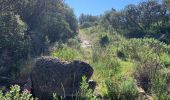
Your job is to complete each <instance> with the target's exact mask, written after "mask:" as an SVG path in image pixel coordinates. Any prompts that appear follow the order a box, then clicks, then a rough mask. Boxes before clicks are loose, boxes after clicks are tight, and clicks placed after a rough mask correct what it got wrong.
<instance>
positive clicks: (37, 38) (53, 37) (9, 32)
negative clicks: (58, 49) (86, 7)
mask: <svg viewBox="0 0 170 100" xmlns="http://www.w3.org/2000/svg"><path fill="white" fill-rule="evenodd" d="M77 31H78V22H77V19H76V16H75V15H74V12H73V10H72V9H71V8H70V7H69V6H68V5H66V4H65V3H64V2H63V0H43V1H42V0H17V1H15V0H14V1H11V0H1V1H0V73H1V74H2V75H4V76H8V77H9V78H15V76H17V75H18V74H19V72H20V69H21V66H22V65H21V63H24V62H25V61H26V60H27V58H28V57H36V56H39V55H46V54H49V47H50V46H51V45H53V44H54V43H55V42H60V43H64V42H67V41H68V39H70V38H73V37H74V36H75V35H77Z"/></svg>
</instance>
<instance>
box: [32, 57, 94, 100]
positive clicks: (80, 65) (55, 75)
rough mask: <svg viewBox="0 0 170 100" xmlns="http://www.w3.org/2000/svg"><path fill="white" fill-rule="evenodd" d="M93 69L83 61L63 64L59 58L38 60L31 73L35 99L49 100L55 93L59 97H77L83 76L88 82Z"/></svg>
mask: <svg viewBox="0 0 170 100" xmlns="http://www.w3.org/2000/svg"><path fill="white" fill-rule="evenodd" d="M92 74H93V68H92V67H91V66H90V65H89V64H87V63H85V62H82V61H73V62H63V61H61V60H59V59H57V58H52V57H41V58H38V59H37V61H36V64H35V66H34V68H33V70H32V73H31V79H32V90H33V94H34V96H35V97H38V98H40V100H42V99H43V100H48V99H50V97H51V96H52V94H53V93H56V94H57V95H59V96H75V95H77V93H78V92H79V90H80V82H81V80H82V77H83V76H86V77H87V81H88V80H89V79H90V77H91V76H92Z"/></svg>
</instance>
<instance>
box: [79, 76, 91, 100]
mask: <svg viewBox="0 0 170 100" xmlns="http://www.w3.org/2000/svg"><path fill="white" fill-rule="evenodd" d="M80 88H81V98H82V99H83V98H84V99H85V98H86V99H87V100H90V99H92V96H93V93H92V90H91V89H89V85H88V82H87V78H86V77H85V76H83V77H82V82H81V86H80Z"/></svg>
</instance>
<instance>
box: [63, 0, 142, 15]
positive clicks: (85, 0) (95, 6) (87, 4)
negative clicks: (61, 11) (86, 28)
mask: <svg viewBox="0 0 170 100" xmlns="http://www.w3.org/2000/svg"><path fill="white" fill-rule="evenodd" d="M140 1H142V0H65V2H66V3H67V4H68V5H69V6H70V7H71V8H73V9H74V12H75V14H76V15H77V16H79V15H80V14H81V13H85V14H92V15H100V14H102V13H104V12H105V11H107V10H110V9H111V8H115V9H116V10H121V9H122V8H124V6H126V5H127V4H138V3H139V2H140Z"/></svg>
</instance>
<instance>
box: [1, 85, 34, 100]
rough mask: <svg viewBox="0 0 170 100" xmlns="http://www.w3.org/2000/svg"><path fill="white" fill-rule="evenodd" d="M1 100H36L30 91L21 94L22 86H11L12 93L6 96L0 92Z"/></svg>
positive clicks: (7, 93)
mask: <svg viewBox="0 0 170 100" xmlns="http://www.w3.org/2000/svg"><path fill="white" fill-rule="evenodd" d="M0 99H1V100H34V98H33V97H32V95H31V94H30V92H29V91H27V90H25V91H22V92H21V89H20V86H18V85H15V86H11V88H10V91H9V92H6V93H5V94H3V93H2V91H0Z"/></svg>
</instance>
